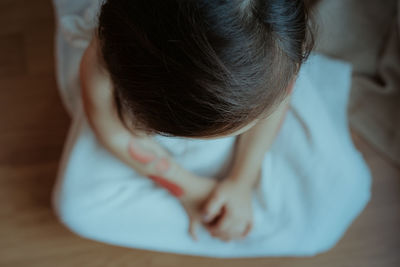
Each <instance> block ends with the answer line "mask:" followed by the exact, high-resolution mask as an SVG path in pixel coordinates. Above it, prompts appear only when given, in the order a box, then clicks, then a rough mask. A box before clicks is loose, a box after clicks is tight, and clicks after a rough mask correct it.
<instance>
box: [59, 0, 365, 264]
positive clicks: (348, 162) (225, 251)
mask: <svg viewBox="0 0 400 267" xmlns="http://www.w3.org/2000/svg"><path fill="white" fill-rule="evenodd" d="M54 3H55V7H56V10H57V17H58V21H59V25H58V32H57V55H56V56H57V60H58V61H57V66H58V82H59V87H60V90H61V94H62V96H63V101H64V103H65V105H66V107H67V109H68V111H69V112H70V114H71V116H72V117H73V124H72V126H71V128H70V132H69V134H68V139H67V142H66V144H65V148H64V153H63V156H62V160H61V166H60V169H59V174H58V178H57V183H56V186H55V188H54V192H53V204H54V209H55V210H56V212H57V214H58V216H59V218H60V220H61V221H62V222H63V223H64V224H65V225H66V226H67V227H68V228H69V229H71V230H72V231H73V232H75V233H77V234H79V235H81V236H83V237H86V238H90V239H94V240H98V241H102V242H105V243H110V244H115V245H120V246H126V247H132V248H141V249H149V250H156V251H164V252H174V253H181V254H192V255H203V256H210V257H262V256H306V255H314V254H316V253H320V252H323V251H326V250H328V249H330V248H331V247H332V246H334V245H335V244H336V243H337V241H338V240H339V239H340V238H341V237H342V235H343V234H344V232H345V230H346V229H347V228H348V226H349V225H350V223H351V222H352V221H353V220H354V218H355V217H356V216H357V215H358V214H359V213H360V212H361V211H362V209H363V208H364V206H365V205H366V203H367V202H368V200H369V197H370V186H371V176H370V173H369V170H368V168H367V166H366V164H365V162H364V161H363V158H362V156H361V155H360V153H359V152H358V151H357V150H356V149H355V147H354V145H353V143H352V140H351V138H350V135H349V129H348V125H347V123H348V122H347V115H346V107H347V101H348V95H349V86H350V75H351V68H350V66H349V65H348V64H346V63H344V62H339V61H336V60H332V59H328V58H326V57H323V56H321V55H312V56H311V57H310V59H309V61H308V62H307V63H306V64H305V65H304V66H303V67H302V69H301V72H300V74H299V78H298V80H297V82H296V85H295V88H294V93H293V98H292V103H291V106H290V109H289V111H288V114H287V117H286V119H285V121H284V123H283V126H282V129H281V131H280V133H279V135H278V137H277V139H276V140H275V142H274V144H273V145H272V147H271V149H270V150H269V152H268V153H267V154H266V156H265V159H264V162H263V166H262V179H261V183H260V187H259V193H260V196H261V199H259V198H256V197H255V198H254V201H253V204H254V205H253V207H254V219H255V222H254V228H253V230H252V231H251V232H250V234H249V236H248V237H247V238H246V239H245V240H243V241H235V242H230V243H224V242H222V241H219V240H218V239H215V238H212V237H211V236H210V235H209V234H208V233H207V231H205V230H204V229H203V230H202V231H201V233H199V238H200V240H199V241H198V242H194V241H192V239H191V238H190V237H189V235H188V233H187V229H188V219H187V217H186V213H185V211H184V210H183V208H182V207H181V206H180V204H179V202H178V201H177V200H176V199H175V198H174V197H172V196H171V195H169V194H168V192H166V191H165V190H164V189H162V188H159V187H157V186H155V185H154V184H153V183H152V181H150V180H149V179H147V178H143V177H140V176H139V175H138V174H137V173H135V171H134V170H132V169H131V168H129V167H128V166H126V165H125V164H123V163H122V162H120V161H119V160H118V159H116V158H115V157H114V156H112V155H111V154H110V153H109V152H108V151H107V150H105V149H104V148H103V147H102V146H101V145H100V144H99V143H98V142H97V140H96V138H95V136H94V135H93V132H92V131H91V129H90V128H89V126H88V123H87V121H86V118H85V117H84V114H83V112H82V105H81V102H80V97H79V90H80V89H79V84H78V82H77V78H78V76H77V71H78V66H79V60H80V57H81V55H82V53H83V50H84V48H85V47H86V46H87V44H88V40H89V39H90V37H91V34H90V32H91V29H92V27H93V25H94V24H93V22H94V21H95V20H94V19H93V18H94V15H95V14H96V13H97V11H96V10H97V9H96V6H97V3H98V0H94V1H92V2H90V1H89V2H88V1H62V0H54ZM83 3H85V4H83ZM90 5H92V6H90ZM156 139H157V141H158V142H159V143H160V144H161V145H163V146H164V147H165V148H166V149H167V150H168V151H170V152H171V154H172V155H173V156H174V158H175V160H176V161H177V162H178V163H180V164H181V165H182V166H183V167H185V168H186V169H188V170H190V171H193V172H195V173H197V174H199V175H203V176H207V177H218V176H219V175H221V173H223V171H224V169H225V168H226V167H227V164H229V162H230V158H231V156H232V149H233V145H234V141H235V138H234V137H228V138H221V139H215V140H204V141H200V140H194V139H189V138H171V137H169V138H167V137H162V136H156ZM210 151H212V153H210Z"/></svg>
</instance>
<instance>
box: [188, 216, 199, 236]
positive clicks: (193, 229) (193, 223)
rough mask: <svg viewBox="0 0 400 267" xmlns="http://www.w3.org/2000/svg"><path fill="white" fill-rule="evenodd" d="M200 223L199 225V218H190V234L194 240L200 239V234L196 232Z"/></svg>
mask: <svg viewBox="0 0 400 267" xmlns="http://www.w3.org/2000/svg"><path fill="white" fill-rule="evenodd" d="M198 225H199V222H198V221H197V220H195V219H190V222H189V235H190V236H191V237H192V239H193V240H194V241H197V240H198V236H197V233H196V230H197V227H198Z"/></svg>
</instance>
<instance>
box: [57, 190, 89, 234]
mask: <svg viewBox="0 0 400 267" xmlns="http://www.w3.org/2000/svg"><path fill="white" fill-rule="evenodd" d="M51 202H52V208H53V211H54V213H55V215H56V217H57V218H58V220H59V221H60V222H61V223H62V224H63V225H64V226H65V227H66V228H68V229H69V230H70V231H72V232H73V233H75V234H78V235H79V236H83V237H85V236H86V235H87V232H88V231H89V230H90V225H91V223H90V220H91V219H90V210H89V209H88V208H87V207H85V205H84V203H82V202H80V201H79V199H73V198H72V197H71V196H63V195H61V194H58V193H56V192H54V191H53V195H52V201H51Z"/></svg>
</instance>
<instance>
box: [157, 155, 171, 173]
mask: <svg viewBox="0 0 400 267" xmlns="http://www.w3.org/2000/svg"><path fill="white" fill-rule="evenodd" d="M155 167H156V170H157V171H159V172H161V173H163V172H166V171H168V169H169V161H168V160H167V159H165V158H162V159H160V160H159V161H158V162H157V164H156V166H155Z"/></svg>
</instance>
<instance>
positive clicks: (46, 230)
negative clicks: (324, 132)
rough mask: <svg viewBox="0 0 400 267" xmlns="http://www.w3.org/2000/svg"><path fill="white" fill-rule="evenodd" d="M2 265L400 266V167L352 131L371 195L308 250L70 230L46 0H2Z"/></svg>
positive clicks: (64, 124)
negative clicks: (204, 245)
mask: <svg viewBox="0 0 400 267" xmlns="http://www.w3.org/2000/svg"><path fill="white" fill-rule="evenodd" d="M0 23H1V25H2V27H0V121H1V124H0V266H37V267H39V266H40V267H46V266H49V267H50V266H52V267H53V266H60V267H62V266H85V267H90V266H143V267H155V266H163V267H167V266H171V267H172V266H191V267H197V266H216V265H218V266H220V267H225V266H230V267H235V266H246V267H252V266H279V267H286V266H290V267H301V266H304V267H313V266H315V267H320V266H325V267H329V266H332V267H333V266H335V267H338V266H343V267H345V266H349V267H350V266H351V267H353V266H363V267H376V266H378V267H395V266H396V267H397V266H400V254H399V251H400V234H399V226H400V194H399V193H400V170H399V168H398V167H396V166H394V165H391V164H390V163H389V162H388V161H387V160H386V159H384V158H383V157H382V156H381V155H379V154H378V153H377V152H376V151H375V150H374V149H372V148H371V146H370V145H369V144H367V143H366V142H365V141H364V140H362V138H360V137H358V136H357V135H356V134H354V139H355V142H356V144H357V146H358V148H359V149H360V150H361V151H362V152H363V154H364V156H365V158H366V160H367V162H368V164H369V165H370V167H371V169H372V173H373V176H374V182H373V195H372V200H371V202H370V203H369V204H368V206H367V208H366V210H365V211H364V212H363V213H362V214H361V216H360V217H359V218H358V219H357V220H356V221H355V222H354V224H353V225H352V226H351V227H350V229H349V230H348V231H347V233H346V235H345V236H344V238H343V239H342V240H341V241H340V242H339V244H338V245H337V246H336V247H335V248H334V249H332V250H331V251H329V252H327V253H325V254H322V255H319V256H316V257H312V258H303V259H301V258H261V259H239V260H238V259H235V260H218V259H209V258H200V257H191V256H179V255H174V254H165V253H156V252H149V251H142V250H133V249H127V248H120V247H115V246H110V245H106V244H102V243H98V242H93V241H90V240H86V239H83V238H80V237H78V236H76V235H75V234H73V233H71V232H69V231H68V230H67V229H66V228H65V227H63V226H62V225H61V224H60V223H59V222H58V221H57V219H56V217H55V215H54V214H53V211H52V209H51V205H50V193H51V190H52V186H53V183H54V177H55V175H56V172H57V168H58V163H59V159H60V153H61V151H62V146H63V142H64V139H65V136H66V132H67V129H68V125H69V122H70V121H69V118H68V117H67V115H66V113H65V111H64V109H63V107H62V106H61V102H60V99H59V96H58V93H57V90H56V83H55V79H54V64H53V30H54V26H53V15H52V8H51V2H50V1H49V0H35V1H24V0H0Z"/></svg>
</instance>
